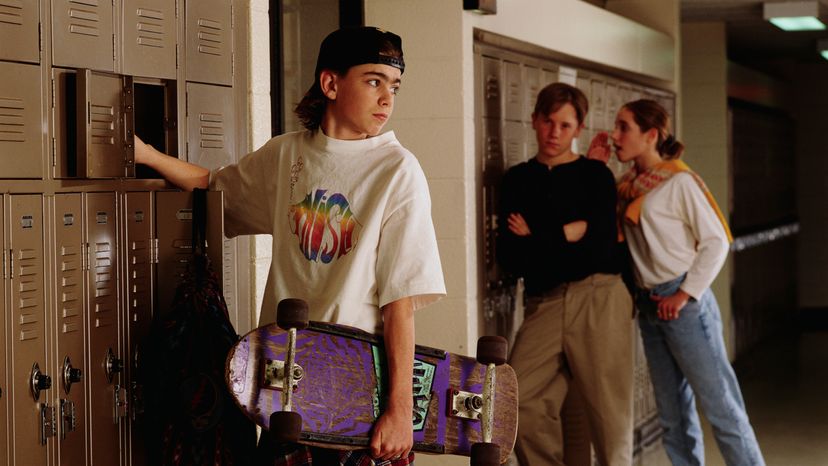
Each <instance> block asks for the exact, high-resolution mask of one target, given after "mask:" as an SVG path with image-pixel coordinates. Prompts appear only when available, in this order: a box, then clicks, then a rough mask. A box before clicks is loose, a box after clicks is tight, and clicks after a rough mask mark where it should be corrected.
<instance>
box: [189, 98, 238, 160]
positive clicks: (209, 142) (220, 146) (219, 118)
mask: <svg viewBox="0 0 828 466" xmlns="http://www.w3.org/2000/svg"><path fill="white" fill-rule="evenodd" d="M233 114H234V112H233V89H232V88H229V87H221V86H210V85H205V84H195V83H187V160H189V161H190V162H192V163H195V164H196V165H200V166H202V167H205V168H208V169H210V170H212V169H215V168H219V167H223V166H225V165H229V164H231V163H233V162H234V161H235V158H234V156H233V152H234V151H233V148H234V147H235V145H236V140H235V135H236V132H235V131H234V124H235V119H234V118H233Z"/></svg>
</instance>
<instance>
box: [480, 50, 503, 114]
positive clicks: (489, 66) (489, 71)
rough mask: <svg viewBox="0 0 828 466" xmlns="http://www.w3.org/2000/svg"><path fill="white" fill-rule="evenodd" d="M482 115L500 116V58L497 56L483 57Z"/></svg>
mask: <svg viewBox="0 0 828 466" xmlns="http://www.w3.org/2000/svg"><path fill="white" fill-rule="evenodd" d="M482 61H483V66H482V69H483V77H482V83H483V117H484V118H494V119H498V118H500V108H501V106H502V104H501V103H500V98H501V95H502V94H501V88H502V86H501V82H502V78H501V76H500V60H498V59H497V58H491V57H485V56H484V57H483V59H482Z"/></svg>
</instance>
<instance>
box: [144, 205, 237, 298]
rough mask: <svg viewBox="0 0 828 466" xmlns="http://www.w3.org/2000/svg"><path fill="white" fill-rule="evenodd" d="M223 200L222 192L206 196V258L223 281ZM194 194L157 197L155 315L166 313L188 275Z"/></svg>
mask: <svg viewBox="0 0 828 466" xmlns="http://www.w3.org/2000/svg"><path fill="white" fill-rule="evenodd" d="M222 202H223V197H222V193H221V192H219V191H215V192H210V193H207V255H208V256H209V257H210V262H212V264H213V270H214V271H215V272H216V274H217V275H218V277H219V279H220V280H223V275H222V272H223V270H222V267H221V260H222V256H223V254H224V252H223V244H224V223H223V212H224V206H223V205H222ZM192 206H193V194H192V193H190V192H157V193H155V237H156V238H158V268H157V270H158V279H157V280H156V283H157V286H158V287H157V292H156V296H157V298H158V301H157V303H158V304H157V306H156V310H157V311H156V312H161V313H163V312H166V311H168V310H169V308H170V306H171V305H172V302H173V298H174V297H175V288H176V287H177V286H178V283H179V282H180V281H181V277H182V275H183V274H184V273H185V272H186V271H187V264H188V263H189V261H190V256H191V254H192V228H193V221H192V219H193V210H192Z"/></svg>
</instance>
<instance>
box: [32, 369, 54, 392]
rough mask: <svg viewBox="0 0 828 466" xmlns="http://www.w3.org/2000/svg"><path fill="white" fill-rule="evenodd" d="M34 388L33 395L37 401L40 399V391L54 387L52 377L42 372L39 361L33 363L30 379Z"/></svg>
mask: <svg viewBox="0 0 828 466" xmlns="http://www.w3.org/2000/svg"><path fill="white" fill-rule="evenodd" d="M29 383H30V385H31V387H30V388H31V390H32V396H33V397H34V400H35V401H38V400H40V392H41V391H42V390H48V389H50V388H52V378H51V377H49V376H48V375H46V374H44V373H43V372H40V366H38V365H37V363H34V364H33V365H32V375H31V379H30V381H29Z"/></svg>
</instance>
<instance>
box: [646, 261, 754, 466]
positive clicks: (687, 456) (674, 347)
mask: <svg viewBox="0 0 828 466" xmlns="http://www.w3.org/2000/svg"><path fill="white" fill-rule="evenodd" d="M682 281H684V275H682V276H681V277H678V278H676V279H675V280H672V281H670V282H667V283H663V284H661V285H658V286H656V287H655V288H653V289H652V290H649V292H647V291H641V292H639V293H637V296H636V306H637V307H638V309H639V311H640V314H639V319H638V324H639V326H640V327H641V338H642V340H643V342H644V352H645V354H646V355H647V363H648V365H649V367H650V378H651V380H652V382H653V388H654V389H655V398H656V405H657V406H658V414H659V421H660V422H661V425H662V427H663V428H664V430H665V432H664V436H663V438H662V442H663V444H664V449H665V450H666V451H667V455H668V456H669V457H670V461H672V463H673V465H674V466H685V465H699V466H701V465H704V443H703V440H702V431H701V425H700V423H699V416H698V414H697V411H696V401H695V400H696V398H698V400H699V404H700V405H701V408H702V411H703V413H704V414H705V416H706V417H707V420H708V421H709V422H710V424H711V426H712V427H713V433H714V436H715V438H716V443H717V444H718V446H719V451H721V453H722V457H723V458H724V460H725V462H726V463H727V464H728V465H729V466H755V465H764V464H765V461H764V459H763V458H762V452H761V451H760V450H759V444H758V443H757V441H756V435H755V434H754V432H753V428H752V427H751V426H750V422H749V421H748V416H747V412H746V411H745V402H744V401H743V400H742V393H741V391H740V389H739V382H738V381H737V380H736V374H735V373H734V372H733V368H732V367H731V365H730V362H729V361H728V358H727V351H726V350H725V346H724V339H723V337H722V320H721V316H720V314H719V305H718V304H717V303H716V298H715V297H714V296H713V292H712V291H710V289H707V290H705V291H704V293H703V294H702V297H701V299H700V300H698V301H696V300H695V299H692V298H691V299H690V301H688V303H687V305H685V306H684V307H683V308H682V309H681V312H680V313H679V318H678V319H676V320H672V321H665V320H661V319H659V318H658V317H657V316H656V310H657V306H656V303H655V302H654V301H652V300H651V299H650V296H651V295H657V296H670V295H672V294H674V293H675V292H676V291H678V289H679V285H681V283H682ZM694 394H695V396H694Z"/></svg>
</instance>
